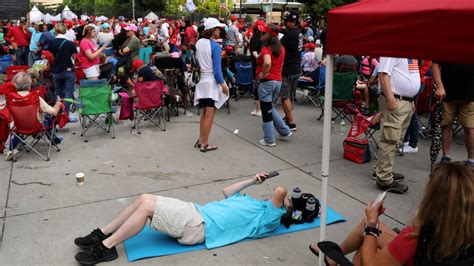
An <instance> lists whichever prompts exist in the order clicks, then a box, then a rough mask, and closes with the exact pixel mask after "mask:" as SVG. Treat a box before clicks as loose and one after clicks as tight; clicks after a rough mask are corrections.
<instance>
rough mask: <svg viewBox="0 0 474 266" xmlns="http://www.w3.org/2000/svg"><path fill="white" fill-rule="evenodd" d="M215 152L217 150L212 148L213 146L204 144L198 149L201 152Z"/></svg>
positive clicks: (215, 147) (214, 147)
mask: <svg viewBox="0 0 474 266" xmlns="http://www.w3.org/2000/svg"><path fill="white" fill-rule="evenodd" d="M215 150H217V146H214V145H209V144H206V145H205V146H204V147H203V146H201V147H200V151H201V152H208V151H215Z"/></svg>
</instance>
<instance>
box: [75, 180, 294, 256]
mask: <svg viewBox="0 0 474 266" xmlns="http://www.w3.org/2000/svg"><path fill="white" fill-rule="evenodd" d="M266 177H267V174H265V173H261V174H256V175H255V176H253V177H252V178H250V179H247V180H244V181H240V182H237V183H235V184H233V185H230V186H227V187H225V188H224V189H223V190H222V192H223V194H224V197H225V199H223V200H221V201H213V202H209V203H207V204H206V205H203V206H202V205H199V204H194V203H190V202H185V201H181V200H178V199H174V198H167V197H162V196H155V195H150V194H143V195H141V196H140V197H138V198H137V199H136V200H135V201H134V202H133V203H132V204H130V205H129V206H128V207H126V208H125V209H124V210H123V211H122V212H121V213H120V214H119V215H118V216H117V217H116V218H115V219H113V220H112V221H111V222H110V223H108V224H107V225H105V226H104V227H102V228H100V229H99V228H98V229H95V230H94V231H92V232H91V233H90V234H88V235H86V236H84V237H78V238H76V239H75V240H74V243H75V244H76V245H77V246H79V247H80V248H82V249H85V250H84V251H81V252H79V253H77V254H76V257H75V258H76V260H77V261H78V262H79V263H81V264H86V265H87V264H96V263H99V262H104V261H112V260H115V259H116V258H117V257H118V254H117V250H116V248H115V246H116V245H118V244H120V243H122V242H124V241H125V240H127V239H129V238H131V237H132V236H134V235H136V234H138V233H139V232H140V231H141V230H142V229H143V227H144V226H145V224H146V223H147V221H148V220H149V219H150V220H151V224H150V226H151V228H153V229H155V230H158V231H161V232H163V233H165V234H167V235H169V236H171V237H174V238H176V239H177V241H178V242H179V243H181V244H184V245H195V244H199V243H205V245H206V247H207V248H216V247H221V246H225V245H228V244H232V243H235V242H238V241H240V240H243V239H246V238H260V237H265V236H267V235H268V234H270V233H271V232H273V231H274V230H276V229H277V228H278V226H279V225H280V221H281V217H282V216H283V215H284V214H285V213H286V210H285V208H289V207H290V206H291V203H290V201H289V199H288V198H287V197H286V195H287V190H286V188H285V187H282V186H277V187H275V188H274V189H273V192H272V196H271V199H270V200H256V199H254V198H252V197H250V196H247V195H245V194H243V195H241V194H240V192H241V191H242V190H243V189H245V188H247V187H249V186H251V185H257V184H261V183H263V182H264V181H265V178H266Z"/></svg>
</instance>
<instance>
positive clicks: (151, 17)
mask: <svg viewBox="0 0 474 266" xmlns="http://www.w3.org/2000/svg"><path fill="white" fill-rule="evenodd" d="M145 18H146V19H148V20H149V21H154V20H158V19H159V17H158V15H157V14H155V13H153V12H150V13H148V15H146V16H145Z"/></svg>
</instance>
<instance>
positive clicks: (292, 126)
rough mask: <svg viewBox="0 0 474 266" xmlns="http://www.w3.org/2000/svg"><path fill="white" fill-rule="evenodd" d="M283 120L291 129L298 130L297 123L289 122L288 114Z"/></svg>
mask: <svg viewBox="0 0 474 266" xmlns="http://www.w3.org/2000/svg"><path fill="white" fill-rule="evenodd" d="M283 121H284V122H285V124H286V125H287V126H288V127H289V128H290V130H291V131H296V125H295V124H294V123H293V124H290V123H288V119H286V116H285V117H283Z"/></svg>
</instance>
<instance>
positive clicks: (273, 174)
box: [262, 171, 280, 181]
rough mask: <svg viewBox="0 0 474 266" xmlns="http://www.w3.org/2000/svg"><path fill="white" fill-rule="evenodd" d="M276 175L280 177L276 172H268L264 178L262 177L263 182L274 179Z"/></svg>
mask: <svg viewBox="0 0 474 266" xmlns="http://www.w3.org/2000/svg"><path fill="white" fill-rule="evenodd" d="M277 175H280V173H278V172H277V171H273V172H270V173H268V174H267V175H266V176H264V177H263V180H267V179H269V178H272V177H275V176H277ZM263 180H262V181H263Z"/></svg>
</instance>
